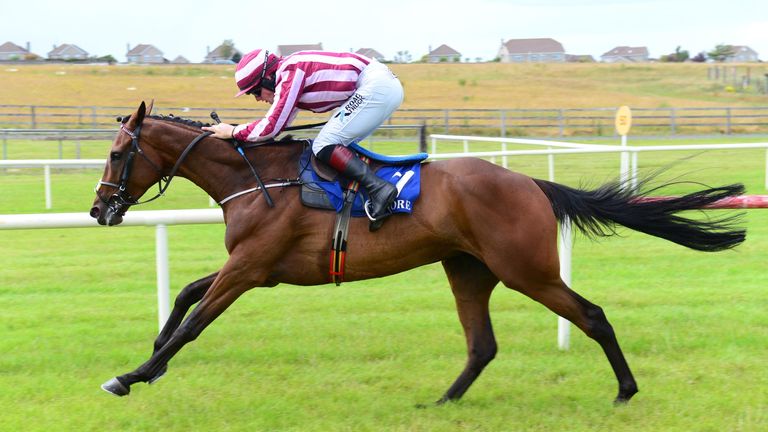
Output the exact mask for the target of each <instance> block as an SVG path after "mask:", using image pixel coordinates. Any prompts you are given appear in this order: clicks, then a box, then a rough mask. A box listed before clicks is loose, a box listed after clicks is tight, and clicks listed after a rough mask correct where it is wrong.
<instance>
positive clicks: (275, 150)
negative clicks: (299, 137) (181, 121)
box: [160, 125, 302, 201]
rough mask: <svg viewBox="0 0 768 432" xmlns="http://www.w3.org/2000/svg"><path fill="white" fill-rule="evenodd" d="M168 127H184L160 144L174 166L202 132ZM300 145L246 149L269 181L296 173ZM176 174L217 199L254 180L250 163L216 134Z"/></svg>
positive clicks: (286, 144)
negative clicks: (216, 137)
mask: <svg viewBox="0 0 768 432" xmlns="http://www.w3.org/2000/svg"><path fill="white" fill-rule="evenodd" d="M169 127H175V128H178V131H182V132H181V133H179V132H178V131H175V133H170V134H164V135H163V136H164V137H165V138H164V141H166V142H164V143H162V145H161V146H160V147H162V148H163V149H166V150H167V153H166V156H165V157H166V158H167V162H168V164H169V166H173V164H175V163H176V161H178V159H179V157H181V154H182V153H183V152H184V150H185V149H186V148H187V146H188V145H189V143H190V142H192V140H194V139H195V138H196V137H197V135H199V133H196V131H194V130H190V129H188V128H184V127H181V126H176V125H169ZM201 132H202V131H201ZM201 132H200V133H201ZM301 148H302V146H301V144H300V143H298V142H291V143H278V144H271V145H265V146H261V147H257V148H253V149H249V150H246V151H245V153H246V155H247V157H248V160H249V161H250V162H251V164H252V165H253V166H254V168H255V169H256V172H257V173H258V174H259V176H260V177H261V178H262V180H263V181H265V182H268V181H269V180H271V179H277V178H292V177H296V176H297V171H298V170H297V166H298V162H297V161H298V158H299V156H300V153H301ZM169 169H170V168H169ZM177 175H178V176H180V177H184V178H186V179H188V180H189V181H191V182H192V183H194V184H195V185H197V186H198V187H200V188H201V189H203V190H204V191H205V192H206V193H208V195H210V196H211V197H213V198H214V199H215V200H217V201H220V200H222V199H223V198H225V197H226V196H227V195H229V194H232V193H235V192H239V191H241V190H243V189H246V188H247V187H253V186H254V183H255V178H254V176H253V173H252V172H251V169H250V167H249V166H248V164H247V163H246V162H245V160H243V157H242V156H241V155H240V154H239V153H238V152H237V150H235V149H234V148H233V146H232V145H231V144H230V143H229V142H227V141H223V140H217V139H215V138H205V139H204V140H203V141H201V142H199V143H198V144H197V146H196V147H195V148H194V149H193V150H192V151H191V152H190V153H189V154H188V156H187V157H186V159H185V160H184V161H183V162H182V164H181V166H180V168H179V172H178V174H177Z"/></svg>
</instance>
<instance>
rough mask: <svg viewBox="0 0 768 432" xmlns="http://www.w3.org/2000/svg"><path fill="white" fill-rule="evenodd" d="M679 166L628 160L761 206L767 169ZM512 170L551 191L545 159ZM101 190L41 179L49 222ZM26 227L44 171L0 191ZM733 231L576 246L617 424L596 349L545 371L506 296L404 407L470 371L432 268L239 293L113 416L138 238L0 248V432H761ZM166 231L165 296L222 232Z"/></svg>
mask: <svg viewBox="0 0 768 432" xmlns="http://www.w3.org/2000/svg"><path fill="white" fill-rule="evenodd" d="M650 144H652V143H650ZM381 150H382V151H385V150H386V149H384V148H382V149H381ZM99 151H100V152H101V153H102V155H103V154H106V149H105V148H102V149H99ZM441 151H442V150H441ZM750 152H751V153H750ZM684 156H687V155H681V154H666V153H664V154H657V155H656V156H651V155H647V156H646V155H641V167H646V168H647V169H648V170H654V169H656V168H658V167H661V166H667V165H669V164H670V163H672V162H675V161H678V162H679V163H678V164H677V165H675V166H673V167H672V168H670V169H669V171H668V172H667V173H665V174H664V179H671V178H674V177H676V176H678V175H682V174H685V175H686V178H690V179H692V180H695V181H702V182H706V183H709V184H713V185H714V184H721V183H730V182H733V181H743V182H744V183H745V184H746V185H747V188H748V191H749V192H750V193H754V194H765V193H766V191H765V190H764V185H763V182H764V174H765V173H764V169H765V152H764V151H749V152H747V153H746V154H745V153H742V152H741V151H733V152H718V153H714V152H707V153H703V154H700V155H698V156H696V157H694V158H691V159H688V160H685V161H683V162H680V161H681V159H682V158H683V157H684ZM89 157H90V156H89ZM617 158H618V156H610V157H608V156H606V157H603V156H594V155H593V156H592V157H584V156H572V157H564V156H563V157H558V158H557V159H556V169H557V173H558V174H557V176H558V178H557V180H558V181H559V182H563V183H567V184H571V185H578V184H579V182H580V181H582V180H586V181H588V182H589V183H590V184H598V183H601V182H602V181H604V180H607V179H610V178H613V177H615V175H616V172H617V171H618V163H617ZM511 163H512V166H513V168H514V169H518V170H521V171H523V172H526V173H529V174H531V175H535V176H537V177H545V178H546V158H543V157H535V158H534V157H526V158H515V159H514V160H511ZM722 167H727V169H723V168H722ZM99 176H100V171H97V170H85V171H74V172H73V171H65V172H61V173H56V174H55V175H54V186H55V189H54V194H53V196H54V210H53V211H56V212H65V211H87V209H88V208H89V206H90V203H91V201H92V199H93V193H92V186H93V183H94V182H95V180H96V179H97V178H98V177H99ZM689 189H690V187H688V186H679V187H676V188H673V189H672V190H671V191H670V193H679V192H682V191H685V190H689ZM190 194H191V195H190ZM156 203H157V204H153V207H152V208H200V207H205V206H207V198H206V197H205V195H204V194H203V193H202V192H195V187H194V186H193V185H191V184H189V183H188V182H185V181H180V182H178V183H175V184H174V185H173V186H172V187H171V190H170V191H169V194H168V195H167V196H166V197H165V198H163V199H161V200H158V201H157V202H156ZM42 207H43V199H42V175H41V173H40V172H39V170H21V171H20V172H5V173H1V172H0V214H4V213H38V212H43V211H44V210H43V208H42ZM745 224H746V226H747V228H748V230H749V233H748V240H747V241H746V242H745V243H744V244H743V245H741V246H740V247H739V248H737V249H736V250H734V251H728V252H723V253H717V254H704V253H698V252H694V251H689V250H685V249H682V248H680V247H678V246H676V245H673V244H671V243H668V242H665V241H662V240H659V239H655V238H651V237H648V236H645V235H642V234H639V233H634V232H628V231H622V232H621V234H622V235H621V237H619V238H613V239H608V240H603V241H600V242H590V241H588V240H585V239H584V238H583V237H580V236H579V237H577V239H576V244H575V247H574V264H573V266H574V270H573V286H574V289H575V290H576V291H577V292H579V293H580V294H582V295H583V296H585V297H586V298H588V299H590V300H591V301H593V302H595V303H597V304H599V305H601V306H602V307H603V308H604V310H605V311H606V314H607V315H608V318H609V319H610V320H611V323H612V324H613V326H614V328H615V330H616V332H617V335H618V338H619V341H620V342H621V344H622V347H623V349H624V351H625V354H626V356H627V359H628V361H629V363H630V366H631V367H632V368H633V371H634V374H635V377H636V378H637V380H638V384H639V386H640V393H639V394H638V395H637V396H636V397H635V398H634V399H633V400H632V402H631V403H630V404H628V405H627V406H623V407H618V408H616V407H613V406H612V405H611V400H612V398H613V397H614V396H615V392H616V382H615V379H614V377H613V374H612V372H611V370H610V367H609V365H608V362H607V360H606V359H605V356H604V354H603V353H602V351H601V350H600V348H599V347H598V346H597V344H596V343H594V342H593V341H591V340H590V339H588V338H587V337H586V336H584V335H583V334H581V333H580V332H578V331H576V330H575V329H574V331H573V334H572V343H571V350H569V351H568V352H560V351H558V350H557V349H556V343H555V342H556V341H555V339H556V318H555V317H554V316H553V315H552V314H551V313H550V312H548V311H547V310H545V309H544V308H543V307H542V306H541V305H539V304H537V303H535V302H532V301H531V300H529V299H527V298H525V297H523V296H521V295H519V294H517V293H515V292H513V291H510V290H508V289H505V288H503V287H499V288H497V290H496V292H495V293H494V296H493V298H492V302H491V314H492V319H493V322H494V328H495V332H496V335H497V339H498V343H499V354H498V356H497V358H496V360H494V362H492V363H491V365H490V366H489V367H488V368H487V369H486V371H485V372H484V373H483V375H482V376H481V377H480V378H479V379H478V381H477V382H476V383H475V384H474V385H473V387H472V388H471V389H470V390H469V392H468V393H467V394H466V396H465V397H464V399H463V400H462V401H461V402H460V403H456V404H449V405H447V406H443V407H433V408H429V409H417V408H415V405H416V404H422V403H429V402H431V401H433V400H436V399H437V398H438V397H440V396H441V395H442V393H443V392H444V391H445V390H446V389H447V387H448V386H449V385H450V384H451V383H452V381H453V380H454V379H455V378H456V376H457V375H458V373H459V372H460V370H461V368H462V366H463V364H464V362H465V356H466V353H465V344H464V338H463V335H462V331H461V327H460V325H459V323H458V320H457V318H456V312H455V307H454V303H453V298H452V295H451V293H450V289H449V288H448V286H447V281H446V280H445V276H444V275H443V273H442V269H441V267H440V266H439V264H435V265H430V266H426V267H423V268H420V269H417V270H413V271H409V272H406V273H403V274H400V275H396V276H392V277H387V278H381V279H374V280H370V281H364V282H356V283H347V284H344V285H342V286H341V287H335V286H331V285H325V286H319V287H294V286H285V285H281V286H279V287H277V288H275V289H255V290H253V291H251V292H249V293H247V294H246V295H244V296H243V297H242V298H241V299H240V300H238V302H237V303H235V304H234V305H233V306H232V307H231V308H230V309H229V310H228V311H227V312H226V313H225V314H224V315H223V316H222V317H220V318H219V319H218V320H217V321H216V322H215V323H214V324H213V325H211V326H210V327H209V328H208V329H207V330H206V331H205V332H204V333H203V334H202V335H201V337H200V338H199V339H198V340H196V341H195V342H194V343H192V344H190V345H188V346H187V347H185V348H184V349H183V350H182V351H181V352H180V353H179V354H178V355H177V356H176V357H175V358H174V359H173V360H172V361H171V363H170V369H169V372H168V374H167V376H166V377H164V378H163V379H162V380H161V381H159V382H158V383H157V384H155V385H153V386H146V385H143V384H137V385H136V386H134V387H133V388H132V394H131V395H130V396H129V397H127V398H119V399H118V398H115V397H112V396H110V395H107V394H106V393H104V392H103V391H101V390H100V389H99V385H100V384H101V383H102V382H104V381H105V380H107V379H108V378H110V377H112V376H115V375H116V374H122V373H125V372H128V371H130V370H133V369H134V368H135V367H137V366H138V365H140V364H141V363H142V362H143V361H145V360H146V359H147V358H148V356H149V354H150V352H151V348H152V341H153V338H154V335H155V334H156V332H157V318H156V302H157V300H156V292H155V274H154V248H153V246H154V230H153V229H152V228H150V227H146V228H145V227H118V228H112V229H107V228H104V229H68V230H33V231H0V256H2V257H3V259H2V264H3V265H2V266H0V310H2V314H1V316H2V319H0V352H2V353H3V354H2V355H0V406H3V407H4V409H3V410H0V430H9V431H11V430H14V431H15V430H24V431H38V430H73V431H83V430H104V429H112V430H148V431H149V430H152V431H154V430H184V431H186V430H247V431H253V430H300V431H305V430H322V431H325V430H327V431H345V430H349V431H367V430H371V431H381V430H387V431H389V430H394V431H397V430H402V431H445V430H456V431H462V430H472V431H475V430H488V431H497V430H547V431H551V430H568V431H593V430H610V431H625V430H626V431H630V430H631V431H637V430H642V431H660V430H663V431H691V430H697V431H723V430H728V431H760V430H766V429H767V428H768V393H766V391H765V388H766V386H767V385H768V374H766V373H765V365H764V363H765V346H766V340H768V326H767V325H766V319H765V310H766V309H767V308H768V296H766V287H767V286H768V283H766V282H768V278H767V277H766V276H765V274H764V267H765V250H766V248H768V214H766V213H765V212H764V211H762V210H752V211H749V212H748V213H747V216H746V219H745ZM168 230H169V236H170V255H171V284H172V287H173V288H172V291H173V292H175V291H177V290H178V289H179V288H181V287H183V286H184V285H185V284H186V283H188V282H189V281H192V280H194V279H197V278H199V277H201V276H203V275H205V274H207V273H209V272H211V271H214V270H216V269H218V268H219V267H220V266H221V265H222V263H223V262H224V261H225V259H226V253H225V251H224V247H223V242H222V237H223V231H224V228H223V226H172V227H169V229H168Z"/></svg>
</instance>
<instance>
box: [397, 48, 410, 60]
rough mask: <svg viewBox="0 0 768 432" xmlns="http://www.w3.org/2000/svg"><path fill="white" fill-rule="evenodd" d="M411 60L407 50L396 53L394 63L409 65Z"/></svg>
mask: <svg viewBox="0 0 768 432" xmlns="http://www.w3.org/2000/svg"><path fill="white" fill-rule="evenodd" d="M411 59H412V57H411V53H410V52H409V51H408V50H406V51H398V52H397V54H396V55H395V63H410V62H411Z"/></svg>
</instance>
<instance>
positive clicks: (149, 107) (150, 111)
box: [147, 98, 155, 115]
mask: <svg viewBox="0 0 768 432" xmlns="http://www.w3.org/2000/svg"><path fill="white" fill-rule="evenodd" d="M154 106H155V99H154V98H153V99H152V100H151V101H149V106H148V107H147V115H151V114H152V108H153V107H154Z"/></svg>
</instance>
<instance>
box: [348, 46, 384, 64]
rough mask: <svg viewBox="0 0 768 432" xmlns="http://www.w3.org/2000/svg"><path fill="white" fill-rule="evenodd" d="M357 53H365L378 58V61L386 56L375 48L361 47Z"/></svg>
mask: <svg viewBox="0 0 768 432" xmlns="http://www.w3.org/2000/svg"><path fill="white" fill-rule="evenodd" d="M355 54H360V55H364V56H366V57H368V58H372V59H376V60H378V61H384V56H383V55H382V54H381V53H380V52H378V51H376V50H375V49H373V48H360V49H359V50H357V51H355Z"/></svg>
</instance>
